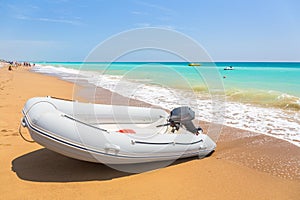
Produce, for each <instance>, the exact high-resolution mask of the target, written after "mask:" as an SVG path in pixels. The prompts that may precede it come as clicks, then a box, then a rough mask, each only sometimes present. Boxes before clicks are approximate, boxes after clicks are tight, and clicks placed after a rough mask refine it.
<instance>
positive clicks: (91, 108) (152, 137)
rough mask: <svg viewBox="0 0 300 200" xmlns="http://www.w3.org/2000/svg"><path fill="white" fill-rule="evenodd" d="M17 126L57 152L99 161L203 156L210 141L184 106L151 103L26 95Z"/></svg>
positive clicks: (212, 145)
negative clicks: (135, 104)
mask: <svg viewBox="0 0 300 200" xmlns="http://www.w3.org/2000/svg"><path fill="white" fill-rule="evenodd" d="M22 112H23V115H24V117H23V119H22V125H23V126H24V127H27V128H28V130H29V132H30V135H31V137H32V138H33V140H34V141H36V142H37V143H39V144H41V145H42V146H44V147H46V148H48V149H50V150H53V151H55V152H57V153H60V154H63V155H66V156H69V157H72V158H75V159H79V160H84V161H90V162H98V163H105V164H130V163H147V162H153V161H165V160H176V159H178V158H184V157H192V156H199V157H205V156H207V155H208V154H210V153H211V152H212V151H214V149H215V147H216V144H215V143H214V141H212V140H211V139H210V138H209V137H208V136H207V135H205V134H203V133H202V129H201V128H196V127H195V126H194V124H193V123H192V120H193V119H194V112H193V111H192V110H191V109H190V108H188V107H180V108H176V109H174V110H173V111H172V112H171V114H170V115H169V114H168V113H167V112H166V111H164V110H162V109H156V108H143V107H131V106H115V105H101V104H90V103H80V102H76V101H68V100H62V99H57V98H52V97H36V98H32V99H29V100H28V101H27V102H26V104H25V106H24V108H23V110H22Z"/></svg>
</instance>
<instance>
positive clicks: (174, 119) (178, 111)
mask: <svg viewBox="0 0 300 200" xmlns="http://www.w3.org/2000/svg"><path fill="white" fill-rule="evenodd" d="M194 119H195V112H194V111H193V110H192V109H191V108H190V107H188V106H183V107H178V108H175V109H173V110H172V111H171V114H170V117H169V123H170V126H171V127H172V132H173V133H174V132H175V130H176V131H178V130H179V128H180V126H181V125H183V126H184V127H185V128H186V129H187V130H188V131H189V132H191V133H194V134H198V133H199V132H200V131H202V128H200V127H198V128H196V127H195V125H194V123H193V122H192V120H194Z"/></svg>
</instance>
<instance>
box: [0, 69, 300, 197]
mask: <svg viewBox="0 0 300 200" xmlns="http://www.w3.org/2000/svg"><path fill="white" fill-rule="evenodd" d="M0 84H1V85H0V89H1V93H0V95H1V104H0V112H1V113H6V114H5V115H4V117H1V118H0V120H1V121H0V131H1V132H0V151H1V153H0V158H1V160H2V161H3V162H2V163H4V164H3V165H1V168H0V174H1V176H0V180H1V183H0V184H1V186H0V194H1V196H2V197H5V198H6V199H19V198H24V197H26V198H33V199H40V198H46V199H50V198H51V199H53V198H62V197H63V198H67V199H68V198H70V199H73V198H74V196H75V198H83V197H85V198H96V197H99V196H101V197H103V198H107V199H116V198H131V199H140V198H141V197H143V198H144V197H145V199H153V198H156V199H166V198H171V199H174V198H183V199H191V198H197V197H199V196H200V195H201V196H202V197H203V198H207V199H226V198H227V199H263V198H268V199H270V198H272V199H297V198H298V197H299V195H300V171H299V170H300V148H299V147H296V146H294V145H293V144H290V143H288V142H286V141H283V140H279V139H276V138H272V137H269V136H265V135H261V134H258V133H254V132H249V131H245V130H240V129H236V128H231V127H225V126H224V127H223V129H222V133H221V137H220V139H219V141H218V144H217V149H216V151H215V153H214V154H212V155H211V156H210V157H208V158H205V159H200V160H199V159H191V160H188V161H185V162H181V163H179V164H174V165H171V166H168V167H165V168H163V169H158V170H154V171H150V172H146V173H142V174H135V175H132V174H126V173H122V172H118V171H116V170H113V169H110V168H108V167H106V166H105V165H101V164H93V163H87V162H82V161H77V160H74V159H70V158H67V157H64V156H61V155H58V154H56V153H53V152H51V151H49V150H47V149H45V148H43V147H41V146H40V145H38V144H29V143H26V142H25V141H23V140H22V139H21V137H19V135H18V130H17V129H18V125H19V121H20V118H21V109H22V107H23V105H24V104H25V102H26V100H27V99H28V98H31V97H34V96H57V97H61V98H67V99H70V98H72V95H73V89H74V88H73V84H72V83H70V82H66V81H63V80H60V79H58V78H57V77H52V76H45V75H42V74H38V73H33V72H30V71H29V70H28V68H24V67H19V68H17V69H14V70H13V71H8V70H7V68H6V66H4V67H2V68H0ZM81 89H82V88H79V90H81ZM80 92H83V93H84V92H85V91H84V89H82V90H81V91H80ZM99 93H101V94H102V96H104V97H105V98H102V99H101V102H99V103H109V102H108V101H109V99H110V95H112V94H113V93H111V92H110V91H108V90H105V89H101V88H97V94H99ZM113 95H116V94H113ZM116 99H118V100H119V101H120V102H129V104H130V105H139V106H145V103H144V102H140V101H137V100H132V99H128V98H126V97H120V96H118V95H116ZM147 106H151V105H150V104H147ZM2 116H3V115H2ZM201 126H202V127H203V128H204V129H206V128H207V127H208V123H204V122H201ZM25 136H29V134H27V133H26V134H25ZM4 152H5V153H4ZM65 183H68V184H65ZM157 191H160V192H159V193H158V192H157ZM62 195H64V196H62Z"/></svg>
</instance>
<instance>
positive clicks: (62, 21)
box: [15, 15, 81, 25]
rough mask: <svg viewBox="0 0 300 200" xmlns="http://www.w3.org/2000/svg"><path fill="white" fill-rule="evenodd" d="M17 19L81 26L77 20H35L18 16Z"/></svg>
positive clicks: (41, 18)
mask: <svg viewBox="0 0 300 200" xmlns="http://www.w3.org/2000/svg"><path fill="white" fill-rule="evenodd" d="M15 18H16V19H20V20H28V21H43V22H52V23H64V24H71V25H80V24H81V23H80V22H79V21H78V18H77V20H69V19H55V18H44V17H39V18H33V17H27V16H24V15H17V16H15Z"/></svg>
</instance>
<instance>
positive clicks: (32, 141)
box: [19, 101, 57, 143]
mask: <svg viewBox="0 0 300 200" xmlns="http://www.w3.org/2000/svg"><path fill="white" fill-rule="evenodd" d="M42 102H46V103H49V104H51V105H52V106H53V107H54V108H55V109H57V107H56V106H55V105H54V104H53V103H51V102H49V101H38V102H36V103H34V104H32V105H31V106H30V107H29V109H28V110H27V111H26V112H25V113H24V117H23V119H22V120H21V122H20V125H19V134H20V136H21V137H22V139H23V140H25V141H26V142H30V143H35V141H34V140H29V139H27V138H25V137H24V135H23V134H22V128H21V126H23V127H26V122H25V117H26V116H27V114H28V113H29V111H30V110H31V109H32V108H33V106H35V105H36V104H39V103H42Z"/></svg>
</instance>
